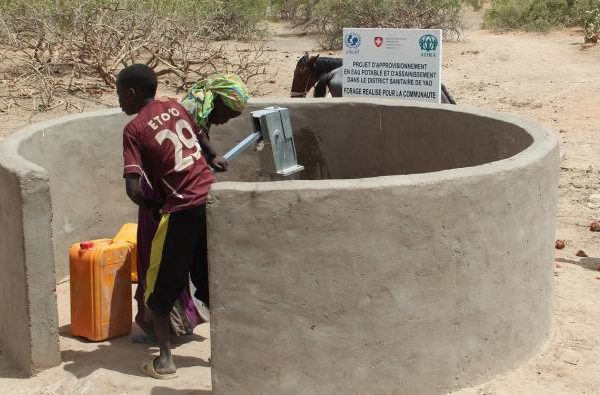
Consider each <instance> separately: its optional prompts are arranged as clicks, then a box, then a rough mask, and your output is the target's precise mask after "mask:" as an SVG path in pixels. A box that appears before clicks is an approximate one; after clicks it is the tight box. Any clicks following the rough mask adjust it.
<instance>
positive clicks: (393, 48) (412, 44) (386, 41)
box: [342, 28, 442, 103]
mask: <svg viewBox="0 0 600 395" xmlns="http://www.w3.org/2000/svg"><path fill="white" fill-rule="evenodd" d="M441 63H442V31H441V30H440V29H352V28H345V29H344V65H343V71H344V76H343V77H344V83H343V89H342V92H343V93H342V94H343V96H345V97H380V98H388V99H406V100H418V101H427V102H433V103H440V90H441V81H442V78H441Z"/></svg>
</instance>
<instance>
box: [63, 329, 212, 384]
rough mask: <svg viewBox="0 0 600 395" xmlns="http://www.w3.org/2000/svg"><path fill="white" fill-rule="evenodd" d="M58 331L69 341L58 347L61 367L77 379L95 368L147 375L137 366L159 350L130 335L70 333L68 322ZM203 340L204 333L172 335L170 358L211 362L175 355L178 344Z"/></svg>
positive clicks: (191, 363) (182, 364)
mask: <svg viewBox="0 0 600 395" xmlns="http://www.w3.org/2000/svg"><path fill="white" fill-rule="evenodd" d="M59 331H60V335H61V342H62V343H67V342H68V343H69V346H68V347H67V349H63V351H61V358H62V361H63V362H64V365H63V368H64V370H65V371H67V372H69V373H71V374H72V375H74V376H75V377H77V378H79V379H81V378H85V377H87V376H89V375H90V374H92V373H93V372H95V371H96V370H98V369H104V370H112V371H115V372H119V373H122V374H127V375H130V376H138V377H146V375H145V374H143V373H142V372H141V371H140V366H141V365H142V363H143V362H144V361H147V360H149V359H151V358H153V357H154V356H155V355H157V353H158V347H157V346H155V345H147V344H139V343H133V342H132V341H131V336H130V335H127V336H122V337H119V338H115V339H111V340H108V341H104V342H97V343H94V342H90V341H87V340H85V339H79V338H76V337H73V336H71V326H70V325H64V326H62V327H61V328H60V330H59ZM138 333H140V332H139V329H138V328H137V327H134V330H133V331H132V334H138ZM204 340H206V339H205V338H204V337H202V336H200V335H197V334H192V335H189V336H184V337H179V338H176V339H175V341H174V342H173V348H174V349H175V352H174V355H173V358H174V360H175V364H176V365H177V367H178V368H189V367H209V366H210V365H209V364H208V362H207V361H205V360H204V359H202V358H197V357H192V356H181V355H177V352H176V349H177V347H178V346H181V345H183V344H185V343H188V342H192V341H193V342H202V341H204ZM61 348H63V347H61ZM153 393H154V392H153ZM178 393H179V392H178ZM190 393H192V392H190ZM193 393H198V392H193Z"/></svg>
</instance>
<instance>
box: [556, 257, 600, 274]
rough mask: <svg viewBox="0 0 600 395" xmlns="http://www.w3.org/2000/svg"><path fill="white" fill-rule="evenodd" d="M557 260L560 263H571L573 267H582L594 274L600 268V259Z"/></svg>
mask: <svg viewBox="0 0 600 395" xmlns="http://www.w3.org/2000/svg"><path fill="white" fill-rule="evenodd" d="M555 260H556V262H560V263H570V264H572V265H577V266H581V267H582V268H584V269H588V270H592V271H594V272H596V271H598V266H600V258H592V257H585V258H581V259H580V260H578V261H575V260H572V259H566V258H556V259H555Z"/></svg>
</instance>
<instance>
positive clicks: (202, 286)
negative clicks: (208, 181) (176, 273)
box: [190, 205, 210, 308]
mask: <svg viewBox="0 0 600 395" xmlns="http://www.w3.org/2000/svg"><path fill="white" fill-rule="evenodd" d="M200 207H201V210H200V211H199V214H200V215H201V218H200V220H199V221H198V222H199V223H198V227H197V230H196V231H199V236H200V238H199V241H198V244H197V245H196V248H195V250H194V260H193V262H192V265H191V267H190V278H191V280H192V284H194V288H196V292H194V297H195V298H196V299H198V300H201V301H202V302H204V305H205V306H206V307H207V308H210V293H209V288H208V251H207V249H208V247H207V239H206V237H207V233H206V206H205V205H202V206H200ZM200 207H199V208H200Z"/></svg>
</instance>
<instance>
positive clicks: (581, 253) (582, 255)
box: [575, 250, 588, 258]
mask: <svg viewBox="0 0 600 395" xmlns="http://www.w3.org/2000/svg"><path fill="white" fill-rule="evenodd" d="M575 255H577V256H579V257H582V258H587V257H588V254H586V253H585V251H584V250H579V251H577V253H576V254H575Z"/></svg>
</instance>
